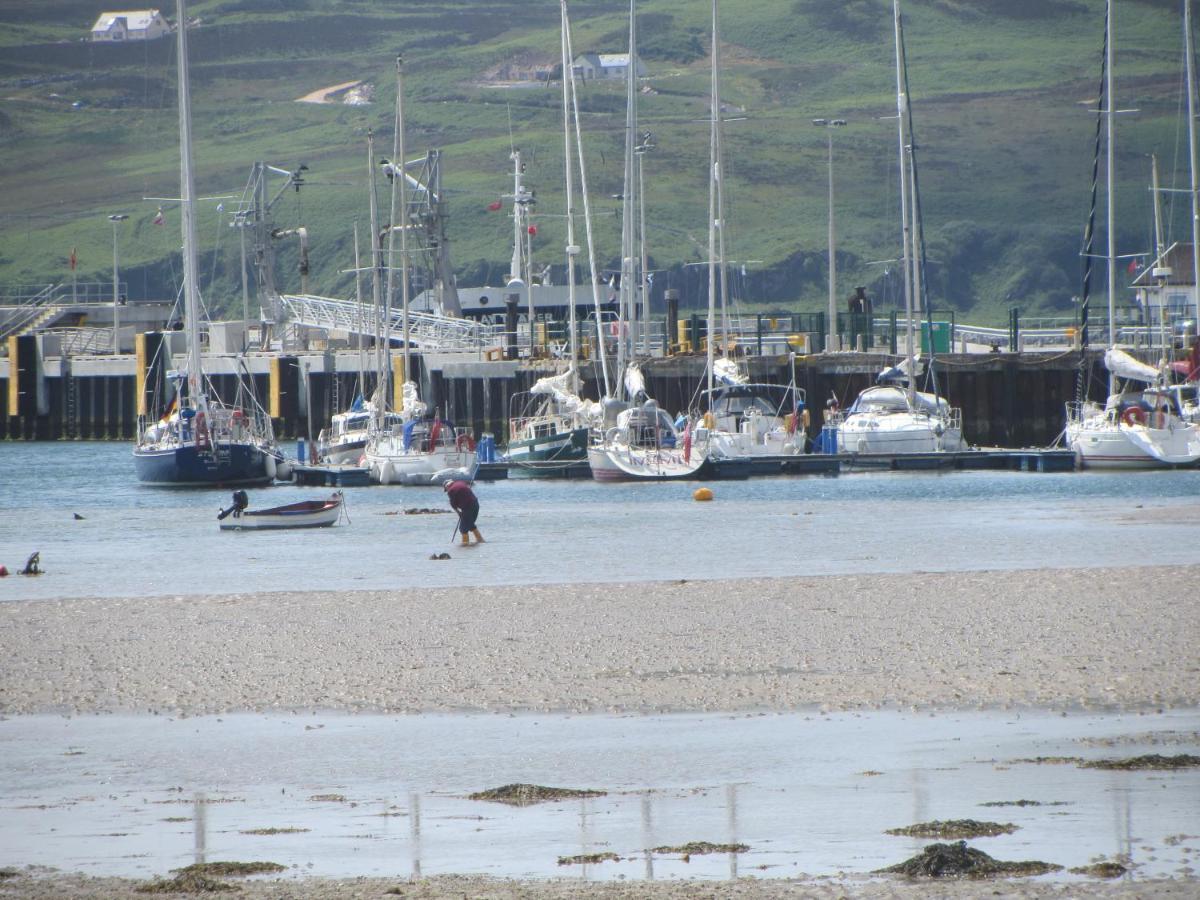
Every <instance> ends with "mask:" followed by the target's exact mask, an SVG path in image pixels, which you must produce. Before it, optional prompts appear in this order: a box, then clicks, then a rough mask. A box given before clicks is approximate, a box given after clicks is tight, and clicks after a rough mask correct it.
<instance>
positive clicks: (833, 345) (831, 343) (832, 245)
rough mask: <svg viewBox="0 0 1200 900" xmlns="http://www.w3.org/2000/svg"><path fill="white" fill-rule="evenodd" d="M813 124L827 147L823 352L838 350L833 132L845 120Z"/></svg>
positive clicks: (823, 120)
mask: <svg viewBox="0 0 1200 900" xmlns="http://www.w3.org/2000/svg"><path fill="white" fill-rule="evenodd" d="M813 124H814V125H816V126H818V127H820V128H824V129H825V134H826V138H827V142H828V145H829V329H828V332H829V333H828V335H827V337H826V340H825V352H827V353H831V352H833V351H835V350H838V349H840V348H839V347H838V346H837V343H838V331H837V261H836V252H837V248H836V240H835V235H836V232H835V231H834V226H833V130H834V129H835V128H841V127H842V126H843V125H845V124H846V120H845V119H813Z"/></svg>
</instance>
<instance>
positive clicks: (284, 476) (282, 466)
mask: <svg viewBox="0 0 1200 900" xmlns="http://www.w3.org/2000/svg"><path fill="white" fill-rule="evenodd" d="M292 474H293V473H292V463H291V460H288V459H281V460H279V461H278V462H277V463H275V477H276V478H278V479H280V480H281V481H290V480H291V478H292Z"/></svg>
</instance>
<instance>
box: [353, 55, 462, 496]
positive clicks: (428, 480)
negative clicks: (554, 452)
mask: <svg viewBox="0 0 1200 900" xmlns="http://www.w3.org/2000/svg"><path fill="white" fill-rule="evenodd" d="M392 155H393V158H394V160H395V162H394V163H393V165H394V166H396V167H397V168H398V171H396V172H394V173H393V177H392V206H391V221H390V224H389V227H388V249H389V251H392V250H393V249H394V238H395V235H396V232H397V231H398V232H399V234H400V249H399V262H400V266H399V268H400V272H399V274H400V293H401V298H402V303H403V307H402V310H401V327H400V330H401V336H402V340H403V341H404V348H403V352H404V355H403V360H404V365H403V373H402V374H403V376H404V379H405V380H404V384H403V386H402V390H401V397H400V409H399V410H398V412H397V413H392V412H391V411H390V410H389V406H388V393H389V387H390V385H391V377H392V372H391V365H392V352H391V321H392V314H391V298H392V287H391V285H392V268H391V257H392V253H391V252H389V254H388V255H389V259H388V289H387V292H386V297H385V299H384V301H383V303H382V310H383V314H382V316H381V317H380V318H381V319H382V322H381V325H380V329H379V331H378V334H377V340H376V367H377V372H376V388H375V396H374V398H373V405H374V409H373V412H374V416H373V419H372V422H371V425H370V430H369V433H368V436H367V443H366V446H365V448H364V449H363V461H364V462H365V464H366V466H367V468H368V469H369V470H370V474H371V478H372V480H374V481H376V482H378V483H379V484H406V485H427V484H440V483H441V482H443V481H445V480H447V479H450V478H454V479H462V480H466V481H470V480H472V479H474V477H475V472H476V470H477V469H478V467H479V460H478V456H477V455H476V452H475V443H474V441H473V440H472V438H471V435H470V434H469V433H468V432H467V431H465V430H462V429H457V428H455V427H454V425H453V423H451V422H448V421H444V420H442V418H441V417H440V416H439V415H438V414H437V412H436V411H435V412H434V414H433V416H432V417H430V416H429V415H428V414H427V412H428V408H427V406H426V405H425V404H424V403H422V402H421V401H420V400H419V398H418V393H417V386H416V384H415V382H413V381H411V380H410V377H409V376H410V372H411V368H410V363H411V348H410V346H409V341H410V337H411V335H410V331H409V327H408V306H409V303H408V301H409V284H408V228H409V224H410V218H409V209H408V183H407V177H406V173H405V171H404V159H405V151H404V64H403V60H401V59H399V58H397V60H396V136H395V147H394V149H393V154H392ZM368 156H369V157H370V158H369V159H368V164H367V165H368V170H369V173H370V174H369V177H370V178H374V177H375V171H374V170H375V165H374V158H373V157H374V153H373V149H372V150H371V151H370V152H369V154H368ZM370 201H371V234H372V253H373V264H372V270H373V278H372V290H373V293H374V295H375V298H376V308H377V309H378V308H380V304H379V302H378V300H379V294H380V272H381V270H382V268H383V262H382V260H381V256H382V249H383V248H382V245H381V244H382V242H381V239H380V231H379V226H378V212H377V209H376V206H377V204H376V202H375V191H374V190H372V191H371V192H370ZM397 415H398V417H399V420H397Z"/></svg>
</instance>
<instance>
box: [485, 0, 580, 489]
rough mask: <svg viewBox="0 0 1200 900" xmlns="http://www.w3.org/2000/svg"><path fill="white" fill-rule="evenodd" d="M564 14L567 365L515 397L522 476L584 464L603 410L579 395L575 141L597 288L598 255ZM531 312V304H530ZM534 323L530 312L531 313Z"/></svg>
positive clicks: (513, 437) (512, 451)
mask: <svg viewBox="0 0 1200 900" xmlns="http://www.w3.org/2000/svg"><path fill="white" fill-rule="evenodd" d="M560 7H561V15H562V40H561V43H562V72H563V158H564V167H563V171H564V193H565V196H566V221H567V246H566V257H567V307H568V312H567V328H568V333H569V338H568V341H567V354H568V359H569V363H568V368H567V371H566V372H563V373H561V374H558V375H552V376H548V377H546V378H541V379H539V380H538V381H537V382H535V383H534V385H533V387H532V388H530V390H529V391H528V392H527V393H521V394H516V395H514V396H513V398H512V401H511V402H512V404H513V410H514V414H513V415H512V416H510V418H509V423H508V424H509V431H508V433H509V442H508V449H507V451H506V453H505V456H506V458H507V460H508V462H509V464H510V466H511V467H512V469H511V471H512V472H514V473H519V474H523V475H533V476H548V475H560V474H564V473H567V472H569V471H570V469H571V467H572V466H573V465H574V464H576V463H586V461H587V450H588V442H589V439H590V434H591V431H592V429H593V428H595V427H596V426H598V425H599V420H600V413H601V408H600V406H599V404H597V403H595V402H594V401H591V400H585V399H583V398H582V397H581V396H580V384H579V372H578V369H577V368H576V366H577V364H578V357H579V351H578V346H577V344H578V328H577V325H576V306H575V302H576V300H575V286H576V285H575V259H576V257H577V256H578V255H579V249H580V248H579V246H578V245H577V244H576V242H575V208H574V205H575V202H574V181H575V172H574V153H573V151H572V144H573V143H574V144H575V145H576V147H578V150H579V153H578V157H579V165H580V181H581V185H580V188H581V190H582V192H583V195H584V216H585V221H586V222H587V234H588V248H589V257H590V258H591V261H592V268H591V281H592V286H593V290H597V289H598V288H597V281H596V273H595V254H594V253H593V252H591V216H590V215H589V213H590V210H589V208H588V205H587V179H586V177H585V176H584V170H583V148H582V146H580V145H579V134H578V129H577V127H576V129H575V131H574V132H573V130H572V122H573V121H574V122H575V123H576V126H577V124H578V117H577V116H576V115H575V109H576V107H577V105H578V100H577V98H576V95H575V72H574V69H573V67H572V65H571V60H572V59H573V58H574V54H573V53H572V49H571V32H570V20H569V17H568V14H567V3H566V0H560ZM520 174H521V173H520V167H519V166H518V168H517V175H516V177H517V181H516V191H515V194H516V196H517V197H520V196H521V195H522V194H523V192H524V190H523V187H522V185H521V181H520ZM520 211H521V205H520V203H514V209H513V216H514V219H515V220H516V221H518V222H519V221H520V220H519V219H518V218H517V217H518V216H519V215H520ZM522 233H523V229H522V228H520V227H519V225H518V227H517V228H515V231H514V237H513V243H514V249H513V270H514V272H519V271H520V268H519V260H520V258H521V256H520V242H521V238H522ZM530 312H531V313H532V304H531V307H530ZM530 321H531V322H532V321H533V319H532V315H531V316H530Z"/></svg>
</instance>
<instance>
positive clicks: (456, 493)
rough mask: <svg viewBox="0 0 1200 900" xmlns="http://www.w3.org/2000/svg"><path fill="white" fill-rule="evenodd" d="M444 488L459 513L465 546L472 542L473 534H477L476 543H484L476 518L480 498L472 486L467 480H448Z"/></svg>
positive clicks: (452, 505)
mask: <svg viewBox="0 0 1200 900" xmlns="http://www.w3.org/2000/svg"><path fill="white" fill-rule="evenodd" d="M442 490H444V491H445V492H446V496H447V497H449V498H450V508H451V509H452V510H454V511H455V512H456V513H458V530H459V532H460V533H461V534H462V542H463V546H464V547H465V546H466V545H467V544H469V543H471V535H472V534H473V535H475V543H477V544H482V543H483V535H482V534H480V533H479V529H478V528H476V527H475V520H476V519H477V518H479V500H478V499H477V498H476V496H475V492H474V491H472V490H471V486H470V485H469V484H467V483H466V482H465V481H447V482H446V483H445V484H443V485H442Z"/></svg>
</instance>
